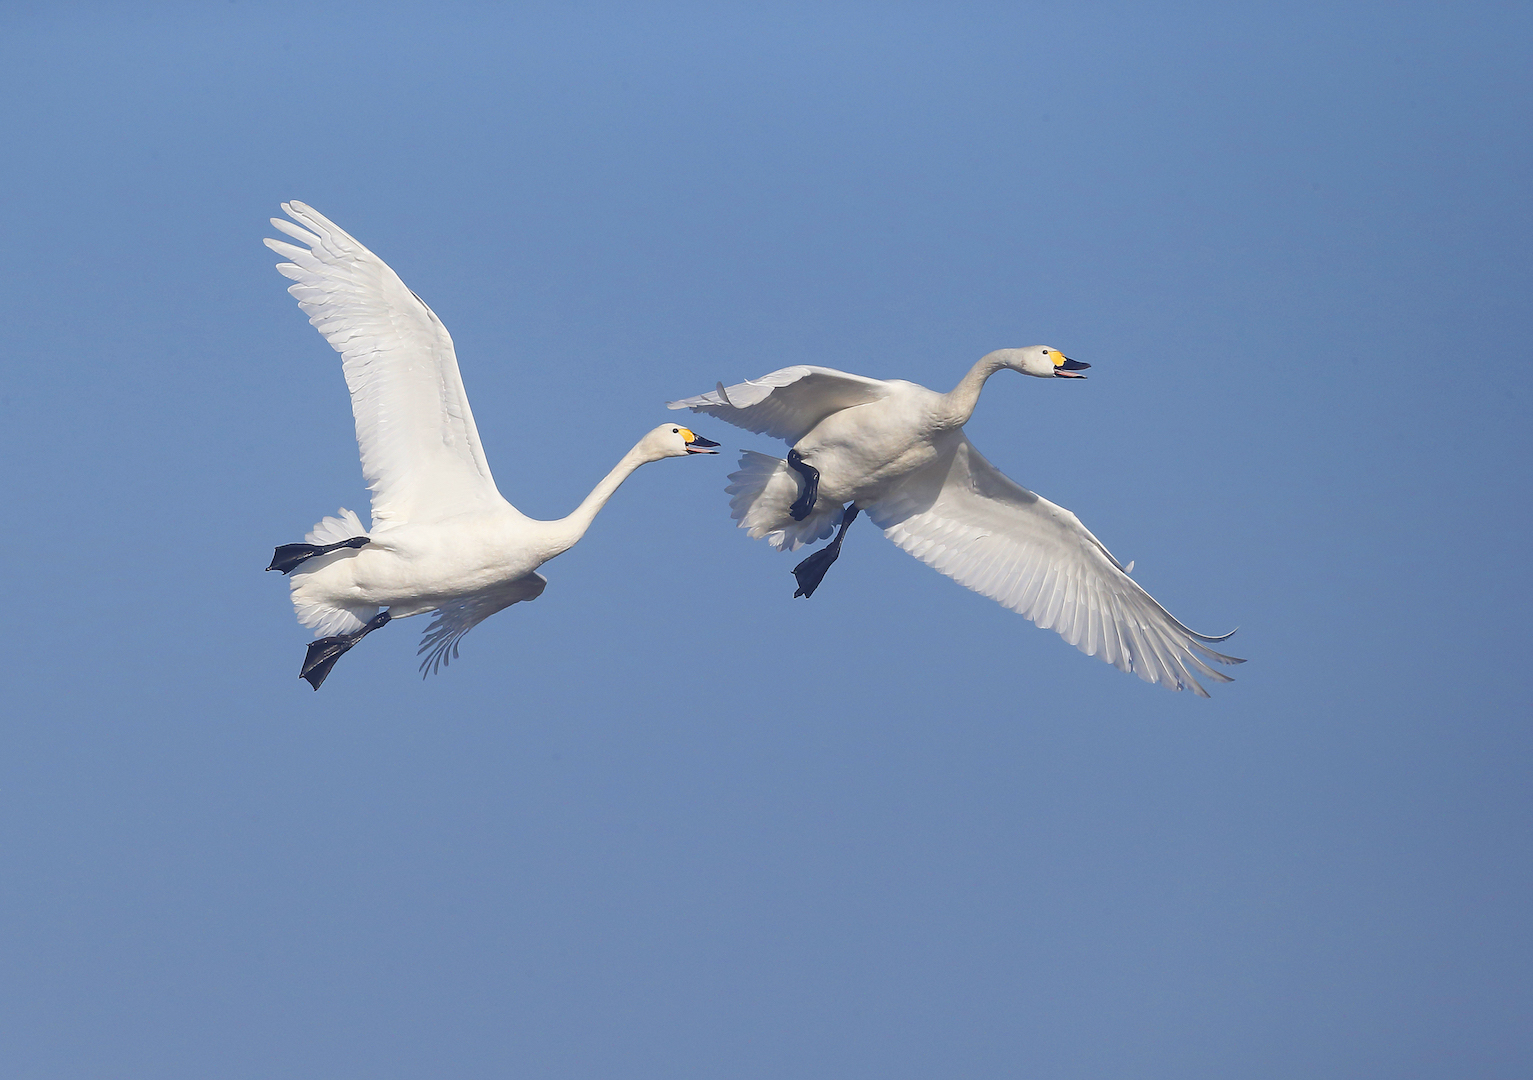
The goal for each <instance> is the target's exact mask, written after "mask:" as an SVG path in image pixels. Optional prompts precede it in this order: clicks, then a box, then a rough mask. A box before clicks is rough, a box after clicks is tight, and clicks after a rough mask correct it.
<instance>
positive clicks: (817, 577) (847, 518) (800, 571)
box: [793, 504, 860, 600]
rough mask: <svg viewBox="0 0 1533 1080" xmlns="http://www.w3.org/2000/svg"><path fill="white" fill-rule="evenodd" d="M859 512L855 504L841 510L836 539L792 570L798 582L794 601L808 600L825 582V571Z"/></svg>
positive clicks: (837, 554)
mask: <svg viewBox="0 0 1533 1080" xmlns="http://www.w3.org/2000/svg"><path fill="white" fill-rule="evenodd" d="M859 512H860V511H859V510H858V509H857V507H856V505H855V504H853V505H851V506H848V507H847V508H846V509H845V510H843V511H842V512H841V528H840V529H839V530H838V531H837V532H836V538H835V539H834V540H832V541H831V542H830V543H828V544H826V545H825V546H824V547H822V548H821V549H820V550H819V551H816V552H815V553H814V554H813V555H811V556H809V558H807V559H805V560H804V561H803V562H801V563H799V564H798V565H797V566H795V567H794V568H793V576H794V578H795V579H797V581H798V591H797V592H795V593H794V594H793V598H794V599H795V600H797V599H798V598H799V597H800V596H802V597H803V598H804V599H806V600H807V599H809V597H811V596H813V595H814V590H816V589H818V588H819V587H820V582H822V581H824V580H825V571H827V570H829V569H830V567H831V564H832V563H834V562H835V561H836V559H837V558H838V557H839V556H840V554H841V541H842V540H844V539H846V530H847V529H848V528H849V527H850V526H851V524H852V522H853V521H854V520H855V519H856V517H857V515H858V513H859Z"/></svg>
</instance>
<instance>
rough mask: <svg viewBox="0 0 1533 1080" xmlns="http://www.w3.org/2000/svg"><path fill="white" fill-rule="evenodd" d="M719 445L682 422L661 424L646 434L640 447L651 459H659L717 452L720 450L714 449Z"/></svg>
mask: <svg viewBox="0 0 1533 1080" xmlns="http://www.w3.org/2000/svg"><path fill="white" fill-rule="evenodd" d="M717 445H719V444H718V443H716V442H714V441H713V440H712V439H705V438H703V437H702V436H701V435H699V434H697V433H696V432H694V431H693V430H692V429H691V428H684V427H682V426H681V425H680V424H661V425H660V426H659V427H657V428H656V429H655V430H654V431H651V432H650V433H649V434H648V435H646V436H644V438H643V440H642V441H640V443H639V449H640V450H641V451H643V452H644V455H645V457H647V458H648V459H649V460H651V461H659V460H660V459H661V458H668V457H686V456H687V455H688V454H717V453H718V451H717V450H715V449H713V447H715V446H717Z"/></svg>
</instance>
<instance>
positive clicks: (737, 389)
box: [668, 345, 1243, 697]
mask: <svg viewBox="0 0 1533 1080" xmlns="http://www.w3.org/2000/svg"><path fill="white" fill-rule="evenodd" d="M1089 366H1090V365H1088V364H1082V363H1078V362H1077V361H1074V360H1071V359H1069V358H1068V357H1066V356H1065V355H1064V354H1063V353H1061V352H1059V351H1058V350H1057V349H1051V348H1047V347H1045V346H1042V345H1033V346H1029V347H1028V348H1025V349H998V350H996V351H995V352H992V353H990V354H989V355H987V356H985V357H984V358H982V359H981V360H980V361H979V362H978V363H977V364H975V365H974V367H973V368H972V369H971V370H970V371H969V373H968V374H967V375H965V376H964V377H963V379H962V381H960V382H959V384H958V385H957V386H956V387H954V388H953V390H952V392H950V393H947V394H939V393H937V392H936V391H933V390H928V389H927V388H926V387H924V386H919V385H917V384H915V383H911V382H905V381H903V380H898V379H896V380H890V381H887V382H885V381H881V380H879V379H868V378H864V377H863V376H861V375H850V374H847V373H846V372H844V371H835V370H833V369H831V368H822V367H807V366H797V367H789V368H783V369H782V370H780V371H774V372H772V373H771V374H770V375H764V376H762V377H761V378H759V379H752V380H748V381H746V382H743V383H739V384H737V385H735V386H731V387H728V388H726V387H725V386H724V385H723V384H722V383H720V384H718V388H717V389H716V390H713V391H710V392H709V393H706V394H700V395H698V396H697V397H690V398H686V399H685V400H682V401H672V402H669V403H668V404H669V406H670V407H671V408H673V409H691V410H692V411H693V412H700V413H707V414H709V415H710V416H715V417H717V418H718V419H720V420H726V421H728V422H729V423H731V424H735V425H736V426H738V427H742V428H745V429H746V430H747V431H754V432H758V433H760V434H763V435H769V436H771V437H773V438H778V439H782V440H783V441H785V442H787V443H788V444H789V445H790V446H791V447H792V450H790V451H789V453H788V460H787V461H782V460H780V459H778V458H774V457H768V456H767V455H765V454H757V453H753V452H751V451H745V456H744V457H742V458H741V459H740V471H739V472H735V473H731V474H730V477H729V479H730V480H731V481H733V483H732V484H731V485H730V486H729V487H728V488H727V489H726V490H727V491H728V493H729V494H731V495H733V496H734V498H733V499H732V500H731V501H730V506H731V508H732V511H733V517H734V519H735V520H736V521H737V522H739V524H740V528H742V529H748V530H750V532H749V535H750V536H751V537H753V538H755V539H761V538H765V539H766V541H767V543H769V544H770V545H771V546H772V547H774V548H776V549H778V550H781V549H783V548H787V549H788V550H789V551H792V550H794V549H796V548H798V547H800V546H802V545H804V544H809V543H813V542H815V541H816V540H821V539H823V538H825V537H827V536H829V535H830V534H831V532H832V531H835V530H836V527H837V525H839V526H840V530H839V531H838V532H836V538H835V539H834V540H833V541H832V542H831V543H830V544H829V545H828V546H827V547H825V548H823V549H822V550H820V551H818V552H815V553H814V554H813V555H811V556H810V557H809V558H807V559H805V560H804V561H803V562H802V563H800V564H799V565H798V566H797V567H795V568H794V571H793V573H794V576H795V577H796V578H797V579H798V583H799V588H798V591H797V592H795V593H794V594H793V595H794V596H806V597H807V596H811V595H813V593H814V590H815V588H816V587H817V586H818V585H819V584H820V580H821V579H822V578H823V577H824V576H825V571H826V570H827V569H829V568H830V565H831V563H833V562H835V560H836V557H837V555H839V553H840V550H841V542H842V540H843V539H844V538H845V536H846V530H847V527H848V526H850V525H851V523H852V520H853V519H854V518H856V516H857V514H858V513H859V512H861V511H866V512H867V515H868V517H869V518H871V519H872V520H873V523H874V524H875V525H877V526H878V527H879V528H881V529H883V530H884V535H885V536H887V537H888V538H889V539H891V540H893V541H894V542H895V543H896V544H898V545H899V546H900V547H902V548H904V549H905V550H906V551H908V552H910V554H912V555H914V556H915V557H916V558H918V559H920V560H921V561H923V562H925V563H926V564H928V565H929V566H933V567H935V568H936V569H938V570H940V571H941V572H942V573H944V574H946V575H948V577H951V578H952V579H953V580H955V581H957V582H958V583H959V584H960V585H965V586H967V587H969V588H970V589H973V590H974V591H975V592H978V593H982V594H983V595H985V596H988V597H990V598H991V599H993V600H997V601H999V602H1000V603H1001V604H1003V605H1004V606H1006V607H1008V608H1010V609H1011V610H1013V611H1016V612H1020V613H1021V614H1022V615H1023V616H1024V617H1025V618H1028V619H1031V620H1032V621H1033V622H1034V623H1036V624H1037V625H1038V626H1040V627H1043V628H1044V629H1053V630H1055V631H1057V632H1058V633H1059V634H1060V636H1061V637H1063V638H1064V639H1065V640H1066V641H1068V642H1069V643H1070V644H1072V645H1074V646H1076V647H1077V648H1078V649H1080V650H1081V651H1082V652H1084V653H1085V654H1086V655H1088V656H1100V657H1101V658H1102V659H1103V660H1106V661H1107V662H1108V663H1110V664H1113V665H1114V666H1116V667H1117V668H1119V669H1120V670H1122V671H1132V672H1133V673H1134V674H1136V675H1138V676H1139V677H1140V678H1141V679H1144V680H1145V681H1147V682H1157V683H1159V684H1160V685H1162V686H1165V687H1169V688H1171V689H1175V690H1184V689H1185V690H1191V691H1192V692H1193V693H1195V694H1198V695H1199V696H1201V697H1207V696H1208V693H1207V691H1205V690H1204V689H1203V687H1202V686H1200V685H1199V684H1198V680H1197V678H1195V677H1194V672H1196V673H1197V674H1198V675H1202V676H1204V677H1206V678H1209V679H1212V680H1214V681H1216V682H1229V681H1230V678H1229V676H1227V675H1224V674H1221V673H1220V672H1218V671H1215V670H1214V669H1213V668H1211V667H1209V666H1208V664H1207V663H1205V662H1204V661H1205V660H1213V661H1215V662H1217V663H1221V664H1239V663H1242V662H1243V661H1241V660H1239V659H1236V658H1235V657H1232V656H1225V655H1224V654H1223V653H1218V652H1215V651H1214V650H1213V649H1210V648H1209V647H1208V646H1209V645H1210V644H1212V643H1216V642H1220V641H1223V640H1224V639H1225V638H1227V637H1229V636H1230V635H1229V634H1225V635H1223V636H1222V637H1207V636H1205V635H1203V634H1198V633H1195V632H1194V631H1192V630H1189V629H1188V628H1187V627H1185V626H1183V625H1182V624H1181V623H1179V622H1178V621H1177V620H1176V619H1174V618H1172V617H1171V615H1170V613H1169V612H1167V611H1166V609H1165V608H1163V607H1161V606H1160V605H1159V604H1158V603H1156V602H1155V600H1154V598H1152V597H1151V596H1150V594H1149V593H1147V592H1145V591H1144V590H1143V589H1141V588H1140V587H1139V586H1138V585H1137V584H1135V582H1134V581H1133V579H1132V578H1130V577H1129V576H1128V570H1130V569H1132V564H1130V565H1129V566H1128V567H1124V566H1123V565H1122V564H1120V563H1119V562H1118V560H1117V559H1115V558H1113V556H1112V554H1111V553H1110V552H1109V551H1108V550H1107V548H1105V547H1104V546H1103V545H1102V542H1101V541H1100V540H1098V539H1097V538H1096V537H1095V536H1092V535H1091V533H1090V532H1089V531H1087V529H1086V527H1085V526H1084V525H1082V524H1081V523H1080V520H1079V519H1078V518H1077V517H1076V516H1075V515H1074V514H1072V513H1070V511H1068V510H1066V509H1064V508H1063V507H1060V506H1055V505H1054V504H1053V503H1051V502H1049V501H1048V500H1047V499H1044V498H1041V497H1040V496H1038V495H1035V494H1033V493H1032V492H1031V491H1028V490H1027V489H1026V488H1023V487H1021V486H1019V485H1018V484H1015V483H1013V482H1012V481H1011V480H1009V479H1008V478H1007V477H1005V476H1004V475H1002V473H1001V472H1000V471H999V470H998V469H996V467H995V466H993V465H991V464H990V462H988V461H986V460H985V459H984V458H983V457H981V456H980V453H979V451H978V450H976V449H974V445H973V444H972V443H970V442H969V439H968V437H967V436H966V435H965V434H964V432H963V425H964V424H965V423H967V422H968V420H969V417H970V416H972V415H973V413H974V406H975V404H976V403H977V402H978V401H979V393H980V389H981V388H982V387H983V386H984V384H985V380H986V379H988V378H990V376H991V375H993V374H995V373H996V372H997V371H1000V370H1001V369H1002V368H1009V369H1010V370H1012V371H1020V372H1022V373H1023V374H1025V375H1036V376H1038V377H1039V378H1055V377H1063V378H1084V376H1082V375H1081V374H1080V372H1081V370H1083V369H1084V368H1087V367H1089ZM844 504H846V508H845V510H843V509H842V507H843V505H844ZM1230 633H1234V631H1231V632H1230Z"/></svg>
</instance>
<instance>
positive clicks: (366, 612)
mask: <svg viewBox="0 0 1533 1080" xmlns="http://www.w3.org/2000/svg"><path fill="white" fill-rule="evenodd" d="M302 585H303V579H302V578H300V577H299V576H298V575H297V574H294V575H293V610H294V611H295V612H297V613H298V621H299V622H300V623H302V624H303V625H304V626H308V627H311V628H313V630H314V636H315V637H331V636H333V635H335V634H351V633H355V632H356V631H358V630H360V629H362V627H364V626H366V625H367V624H368V623H369V622H371V621H372V619H373V617H374V616H375V615H377V614H378V605H377V604H339V603H335V602H334V601H331V600H322V599H320V598H318V597H310V596H305V595H304V589H303V588H302Z"/></svg>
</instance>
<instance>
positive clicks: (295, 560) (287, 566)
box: [266, 536, 372, 574]
mask: <svg viewBox="0 0 1533 1080" xmlns="http://www.w3.org/2000/svg"><path fill="white" fill-rule="evenodd" d="M370 543H372V540H371V539H370V538H369V537H366V536H353V537H352V538H351V539H350V540H342V541H341V542H340V543H338V544H283V545H282V546H281V547H279V548H278V549H277V550H276V551H273V552H272V553H271V565H270V566H268V567H267V568H266V569H268V570H281V571H282V572H283V573H284V574H291V573H292V572H293V571H294V570H296V569H297V568H298V564H299V563H301V562H303V561H304V560H305V559H312V558H314V556H316V555H328V554H330V552H332V551H339V550H340V549H341V548H359V547H361V546H362V545H363V544H370Z"/></svg>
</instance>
